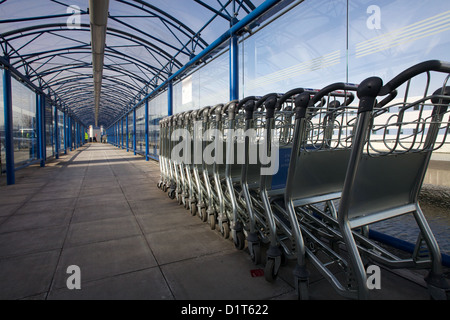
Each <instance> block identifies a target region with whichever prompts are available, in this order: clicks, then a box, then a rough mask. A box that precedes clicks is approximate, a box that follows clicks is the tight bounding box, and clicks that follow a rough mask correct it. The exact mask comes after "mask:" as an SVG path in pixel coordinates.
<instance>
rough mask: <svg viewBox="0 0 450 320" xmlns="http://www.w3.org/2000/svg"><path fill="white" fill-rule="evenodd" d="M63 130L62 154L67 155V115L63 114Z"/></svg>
mask: <svg viewBox="0 0 450 320" xmlns="http://www.w3.org/2000/svg"><path fill="white" fill-rule="evenodd" d="M63 115H64V128H63V132H64V154H67V146H68V145H69V142H68V136H67V113H66V112H64V113H63Z"/></svg>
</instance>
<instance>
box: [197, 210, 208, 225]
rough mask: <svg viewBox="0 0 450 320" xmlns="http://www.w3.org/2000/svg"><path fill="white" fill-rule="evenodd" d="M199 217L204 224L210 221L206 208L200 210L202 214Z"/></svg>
mask: <svg viewBox="0 0 450 320" xmlns="http://www.w3.org/2000/svg"><path fill="white" fill-rule="evenodd" d="M198 216H199V217H200V219H201V220H202V221H203V222H206V221H207V220H208V215H207V213H206V208H205V207H203V208H202V209H201V210H200V214H199V215H198Z"/></svg>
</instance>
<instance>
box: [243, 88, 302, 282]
mask: <svg viewBox="0 0 450 320" xmlns="http://www.w3.org/2000/svg"><path fill="white" fill-rule="evenodd" d="M299 92H303V89H295V90H291V91H289V92H288V93H286V94H284V95H281V94H277V93H270V94H267V95H265V96H263V97H248V98H246V99H247V100H248V101H245V105H244V109H245V110H246V124H245V128H246V131H250V130H255V131H256V133H255V134H254V137H246V141H245V148H244V149H245V163H244V165H243V167H242V177H241V184H242V193H243V196H244V199H245V201H246V203H247V211H248V218H249V226H248V229H249V232H248V235H247V243H248V247H249V252H250V256H251V258H252V260H253V262H254V263H255V264H259V263H260V262H261V242H263V243H270V248H269V250H268V251H267V257H268V258H267V259H268V261H269V260H274V261H276V262H275V264H276V265H277V268H278V267H279V265H280V264H281V257H282V253H281V251H280V249H279V243H280V242H279V241H278V234H277V231H276V222H275V220H274V219H273V216H272V214H271V213H270V212H269V211H270V200H269V198H272V197H276V196H277V195H278V196H279V195H282V194H283V180H284V181H285V179H286V175H285V173H286V172H284V168H282V170H281V172H280V170H277V171H278V172H277V173H276V174H275V175H274V176H273V175H271V174H269V175H267V174H265V175H261V173H262V172H263V171H262V169H263V168H265V167H267V165H269V166H270V165H273V163H269V161H267V160H268V159H265V161H262V162H261V160H262V159H261V158H256V159H253V160H251V159H250V157H251V156H255V155H260V156H261V155H262V152H261V150H259V149H260V148H264V149H263V150H264V151H265V155H266V156H271V148H272V139H271V130H274V129H275V135H276V137H275V138H276V142H277V146H281V148H280V149H279V150H280V153H281V154H282V155H284V154H285V153H286V152H285V151H289V143H290V142H289V141H290V136H291V134H290V132H289V131H290V125H291V121H290V118H291V116H292V108H291V107H289V106H283V105H284V104H285V103H286V102H287V101H288V100H292V97H293V96H294V95H295V94H298V93H299ZM275 114H276V115H275ZM274 118H276V121H274ZM251 138H253V140H254V141H251ZM281 158H283V156H281ZM279 159H280V155H278V156H277V157H276V158H275V161H277V162H278V161H279ZM277 166H278V164H277ZM266 169H267V168H266ZM272 181H273V182H274V185H272V183H271V182H272ZM280 183H281V186H280ZM272 187H273V188H272ZM269 193H270V195H269ZM269 257H270V258H269ZM271 262H272V261H269V263H267V262H266V266H267V267H268V268H271V267H270V265H271ZM265 274H266V275H267V273H265ZM270 274H273V272H270ZM268 280H269V279H268Z"/></svg>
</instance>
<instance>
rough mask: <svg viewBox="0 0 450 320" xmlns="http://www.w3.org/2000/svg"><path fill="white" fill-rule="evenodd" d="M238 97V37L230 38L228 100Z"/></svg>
mask: <svg viewBox="0 0 450 320" xmlns="http://www.w3.org/2000/svg"><path fill="white" fill-rule="evenodd" d="M235 99H239V44H238V37H237V36H232V37H231V39H230V100H235Z"/></svg>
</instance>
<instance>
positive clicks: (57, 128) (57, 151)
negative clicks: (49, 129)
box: [54, 107, 60, 159]
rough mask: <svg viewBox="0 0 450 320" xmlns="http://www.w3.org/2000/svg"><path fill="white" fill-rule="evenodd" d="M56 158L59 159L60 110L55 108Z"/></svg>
mask: <svg viewBox="0 0 450 320" xmlns="http://www.w3.org/2000/svg"><path fill="white" fill-rule="evenodd" d="M54 116H55V132H54V135H55V158H56V159H59V139H60V136H59V121H58V120H59V116H58V108H56V107H55V115H54Z"/></svg>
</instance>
